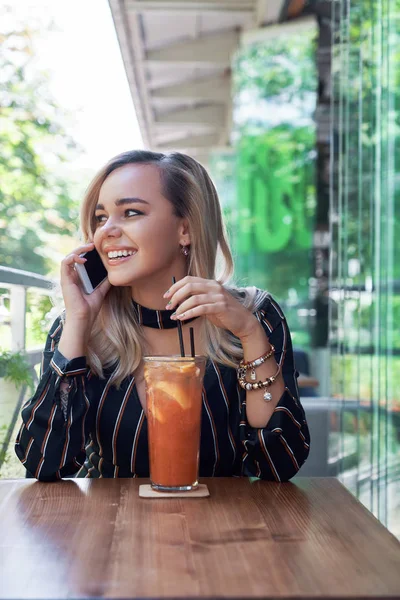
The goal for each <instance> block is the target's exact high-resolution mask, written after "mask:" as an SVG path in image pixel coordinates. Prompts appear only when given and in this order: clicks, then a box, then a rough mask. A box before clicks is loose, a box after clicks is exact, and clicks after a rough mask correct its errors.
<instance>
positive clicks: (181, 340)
mask: <svg viewBox="0 0 400 600" xmlns="http://www.w3.org/2000/svg"><path fill="white" fill-rule="evenodd" d="M172 283H176V279H175V277H172ZM178 335H179V345H180V347H181V356H185V346H184V345H183V335H182V323H181V322H180V321H179V319H178Z"/></svg>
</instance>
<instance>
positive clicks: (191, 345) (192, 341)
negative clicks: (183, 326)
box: [189, 327, 196, 358]
mask: <svg viewBox="0 0 400 600" xmlns="http://www.w3.org/2000/svg"><path fill="white" fill-rule="evenodd" d="M189 332H190V352H191V354H192V357H193V358H195V356H196V353H195V351H194V329H193V327H190V329H189Z"/></svg>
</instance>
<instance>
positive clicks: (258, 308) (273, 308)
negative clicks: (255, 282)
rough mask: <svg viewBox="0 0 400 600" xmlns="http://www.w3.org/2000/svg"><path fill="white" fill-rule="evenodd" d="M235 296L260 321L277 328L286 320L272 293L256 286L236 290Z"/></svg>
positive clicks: (234, 291) (234, 290)
mask: <svg viewBox="0 0 400 600" xmlns="http://www.w3.org/2000/svg"><path fill="white" fill-rule="evenodd" d="M233 294H234V295H235V296H236V297H237V298H238V299H239V300H240V301H241V302H242V303H243V304H244V305H245V306H246V308H248V309H249V310H251V311H252V312H253V314H255V315H256V317H257V318H258V319H264V320H267V321H268V323H269V325H270V326H271V327H273V328H275V327H276V326H277V325H279V324H280V323H281V321H282V320H284V319H285V315H284V313H283V310H282V308H281V306H280V305H279V303H278V302H277V301H276V300H275V298H274V297H273V296H272V295H271V294H270V292H268V291H266V290H263V289H261V288H257V287H255V286H251V287H245V288H234V289H233Z"/></svg>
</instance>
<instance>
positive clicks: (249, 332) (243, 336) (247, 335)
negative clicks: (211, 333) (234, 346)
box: [237, 313, 265, 346]
mask: <svg viewBox="0 0 400 600" xmlns="http://www.w3.org/2000/svg"><path fill="white" fill-rule="evenodd" d="M260 331H261V332H262V333H264V330H263V328H262V325H261V323H260V321H259V320H258V319H257V317H255V315H253V314H251V313H250V314H249V318H248V320H247V321H246V323H245V326H244V327H243V328H242V330H241V332H240V333H239V334H238V335H237V337H238V338H239V339H240V342H241V344H242V346H243V345H244V344H247V343H248V342H250V341H251V340H252V339H253V338H254V336H255V335H259V332H260ZM264 336H265V333H264Z"/></svg>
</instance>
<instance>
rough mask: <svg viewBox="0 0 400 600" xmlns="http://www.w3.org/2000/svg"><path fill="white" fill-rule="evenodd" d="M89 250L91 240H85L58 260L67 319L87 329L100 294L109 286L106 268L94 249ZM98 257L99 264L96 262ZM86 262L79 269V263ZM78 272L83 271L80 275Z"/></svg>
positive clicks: (98, 302)
mask: <svg viewBox="0 0 400 600" xmlns="http://www.w3.org/2000/svg"><path fill="white" fill-rule="evenodd" d="M93 250H94V244H93V243H89V244H85V245H83V246H80V247H79V248H76V249H75V250H74V251H73V252H71V254H69V255H68V256H66V257H65V258H64V259H63V261H62V262H61V288H62V293H63V297H64V303H65V310H66V315H67V322H69V323H70V324H71V322H73V323H75V325H79V327H80V328H82V327H85V328H87V329H88V330H90V328H91V326H92V324H93V322H94V319H95V318H96V316H97V314H98V313H99V311H100V308H101V305H102V304H103V301H104V297H105V296H106V294H107V292H108V291H109V289H110V287H111V284H110V282H109V281H108V277H107V270H106V269H105V267H104V265H103V263H102V262H101V259H100V256H99V255H98V253H97V251H95V253H94V254H92V251H93ZM82 255H84V256H82ZM96 255H97V256H96ZM99 260H100V262H101V265H99V264H98V261H99ZM88 262H90V267H88V268H85V270H84V271H82V269H81V268H80V267H82V266H84V265H85V266H86V264H87V263H88ZM78 269H79V272H78ZM82 273H84V274H83V275H82ZM82 278H83V279H84V282H83V280H82Z"/></svg>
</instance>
